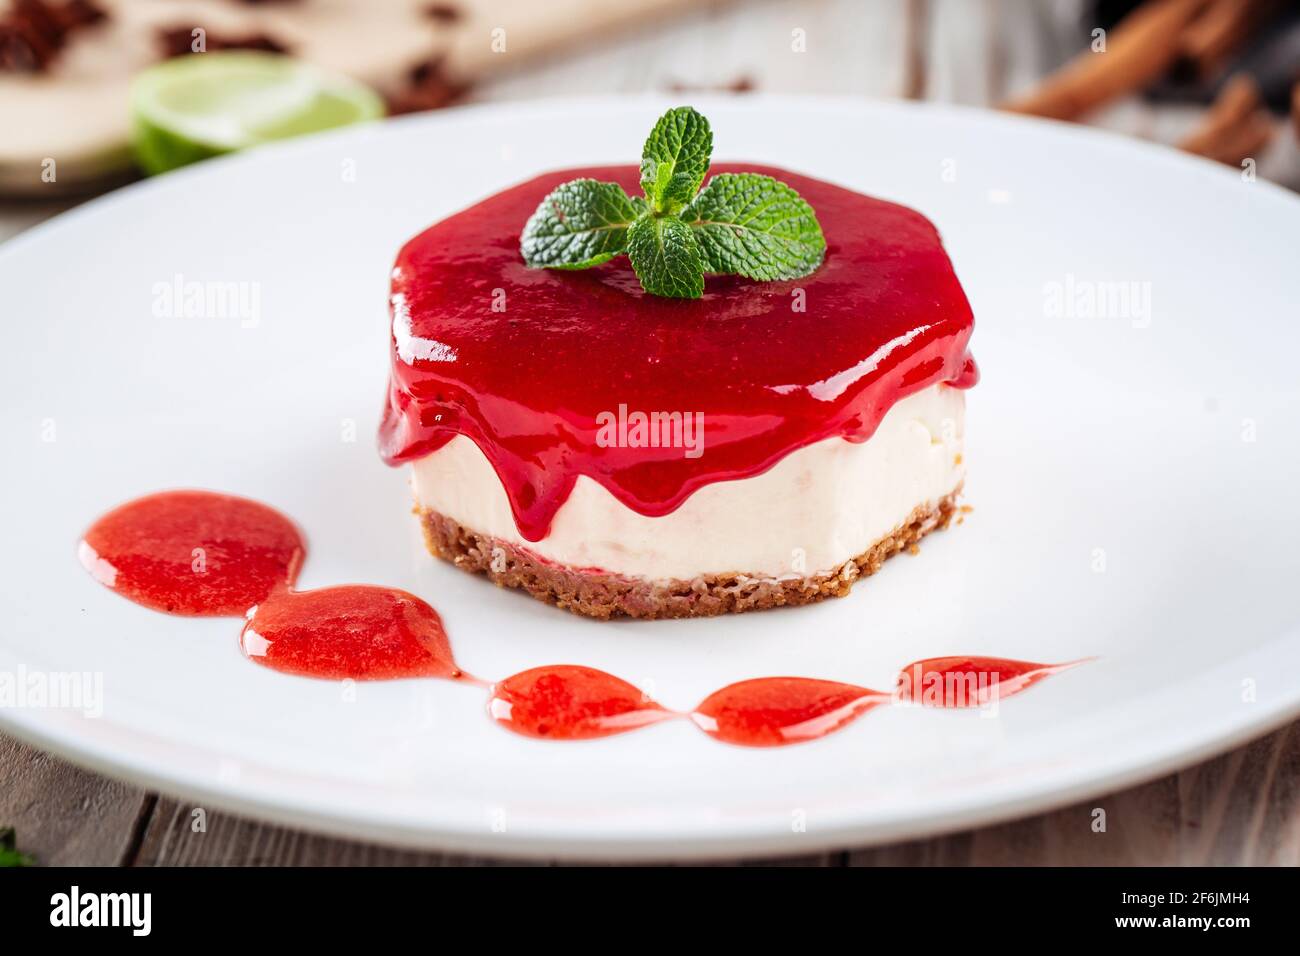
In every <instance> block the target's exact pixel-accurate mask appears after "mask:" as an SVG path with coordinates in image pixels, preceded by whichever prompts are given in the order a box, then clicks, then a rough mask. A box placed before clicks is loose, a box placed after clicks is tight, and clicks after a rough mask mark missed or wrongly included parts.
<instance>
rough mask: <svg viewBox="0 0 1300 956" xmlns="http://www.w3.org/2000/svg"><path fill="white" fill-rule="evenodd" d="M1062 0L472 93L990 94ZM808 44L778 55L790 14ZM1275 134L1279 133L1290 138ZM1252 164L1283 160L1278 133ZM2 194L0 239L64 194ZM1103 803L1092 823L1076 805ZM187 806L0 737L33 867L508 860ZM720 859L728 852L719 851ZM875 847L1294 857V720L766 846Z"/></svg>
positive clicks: (1009, 857)
mask: <svg viewBox="0 0 1300 956" xmlns="http://www.w3.org/2000/svg"><path fill="white" fill-rule="evenodd" d="M1078 6H1079V4H1078V3H1076V2H1073V0H929V2H928V3H927V2H921V0H768V2H763V0H753V2H748V3H724V2H706V0H702V2H700V3H699V4H698V6H697V9H696V10H695V12H693V13H688V14H686V15H684V16H676V17H673V18H670V19H668V20H667V21H666V22H663V23H650V24H642V25H639V26H636V27H631V28H628V29H627V30H624V31H623V32H622V33H620V34H616V35H613V36H610V35H602V36H600V37H584V38H578V39H577V40H575V41H574V42H573V44H572V45H571V46H570V47H569V48H568V49H567V50H565V51H564V52H563V53H557V54H555V55H554V56H553V57H551V58H550V59H549V60H547V61H544V62H541V63H530V64H509V63H506V64H503V65H505V66H506V67H507V68H508V70H509V72H507V73H505V74H504V75H501V76H499V77H494V78H490V79H487V80H485V81H483V82H481V83H479V84H478V85H477V86H476V88H475V90H474V92H473V93H472V94H471V96H470V101H471V102H482V101H493V100H521V99H530V98H536V97H543V96H554V95H565V94H573V93H586V92H592V91H596V92H606V93H618V92H628V93H635V92H645V91H665V90H670V89H674V88H678V87H682V86H685V87H687V88H714V87H723V88H726V87H730V86H731V85H732V84H733V83H735V82H736V81H738V80H741V79H744V80H748V81H749V82H750V83H752V85H753V87H754V88H755V89H756V90H759V91H770V92H781V93H830V94H837V95H850V96H853V95H861V96H864V97H899V96H908V97H912V98H924V99H935V100H942V101H946V102H955V103H963V104H969V105H976V106H981V105H989V104H991V103H996V102H999V101H1001V100H1003V99H1004V98H1005V97H1007V96H1009V95H1013V94H1015V93H1018V92H1022V91H1023V90H1025V89H1026V88H1028V87H1030V86H1032V85H1033V84H1034V82H1035V80H1036V79H1037V78H1038V77H1040V76H1042V75H1043V74H1044V73H1046V72H1048V71H1050V70H1051V69H1052V68H1054V67H1055V66H1057V65H1059V64H1060V63H1061V62H1063V61H1064V60H1065V59H1066V58H1068V56H1069V55H1070V54H1071V53H1073V52H1075V51H1076V50H1078V49H1079V48H1080V47H1081V45H1082V39H1081V38H1082V37H1083V36H1085V32H1084V31H1082V30H1081V29H1080V27H1079V26H1078V25H1077V24H1078V21H1077V12H1078ZM795 29H802V30H804V31H805V34H806V38H807V52H806V53H804V54H802V55H798V56H795V55H791V49H790V43H791V36H792V33H791V31H792V30H795ZM1197 112H1198V111H1197V110H1195V109H1193V108H1176V109H1175V108H1154V107H1151V106H1148V105H1145V104H1143V103H1141V102H1139V101H1137V100H1130V101H1126V102H1122V103H1118V104H1116V105H1114V106H1112V107H1109V108H1107V109H1106V110H1105V111H1104V112H1103V113H1102V114H1101V115H1100V116H1098V117H1095V118H1094V119H1093V121H1094V122H1097V123H1100V124H1101V125H1105V126H1108V127H1110V128H1113V129H1118V130H1122V131H1124V132H1128V133H1131V134H1133V135H1139V136H1143V137H1146V138H1150V139H1156V140H1160V141H1165V142H1172V141H1174V140H1176V139H1177V138H1178V137H1179V136H1181V135H1182V134H1183V133H1184V132H1185V131H1186V130H1187V129H1188V128H1190V127H1191V125H1192V124H1193V123H1194V122H1195V119H1196V116H1197ZM1279 140H1284V141H1285V140H1290V137H1289V136H1282V137H1279ZM1274 152H1275V153H1276V155H1274V156H1270V157H1269V160H1268V162H1265V161H1264V160H1261V164H1260V169H1261V174H1262V175H1266V176H1267V175H1268V172H1269V170H1270V169H1274V170H1278V171H1279V172H1278V174H1277V178H1282V179H1285V178H1286V177H1287V176H1289V175H1294V172H1295V150H1294V147H1293V146H1292V145H1289V144H1288V143H1286V142H1281V143H1278V144H1276V145H1275V147H1274ZM69 204H70V203H69V202H67V201H62V202H57V203H33V202H27V203H9V204H4V203H2V202H0V240H2V239H4V238H7V237H8V236H11V235H14V234H16V233H17V232H20V231H22V230H23V229H25V228H27V227H28V226H30V225H32V224H34V223H36V222H38V221H40V220H42V219H45V218H48V217H49V216H51V215H53V214H55V213H56V212H59V211H61V210H62V209H63V208H66V206H67V205H69ZM1095 807H1102V808H1104V809H1105V810H1106V814H1107V821H1108V827H1107V832H1106V833H1100V834H1099V833H1094V832H1093V831H1092V827H1091V822H1092V811H1093V808H1095ZM192 809H193V808H192V806H191V805H190V804H188V803H186V802H184V801H179V800H174V799H171V798H168V797H160V796H158V795H156V794H153V793H148V792H146V791H144V790H142V789H140V788H138V787H134V786H131V785H128V784H124V783H119V782H116V781H112V780H109V779H106V778H104V777H99V776H97V775H94V774H91V773H88V772H85V771H83V770H80V769H78V768H76V767H73V766H71V765H69V764H67V763H64V762H62V761H60V760H58V759H56V758H54V757H51V756H49V755H47V754H43V753H40V752H38V751H35V750H32V749H30V748H28V747H25V746H23V745H21V744H19V743H17V742H16V741H13V740H10V739H7V738H5V737H3V736H0V828H3V827H5V826H14V827H16V829H17V831H18V839H19V847H20V849H22V850H23V851H25V852H27V853H30V854H32V855H34V856H36V857H37V859H38V860H39V861H40V862H41V863H44V864H51V865H53V864H70V863H76V864H127V865H149V866H152V865H175V864H246V865H261V864H304V865H309V864H344V865H369V864H392V863H397V864H427V865H462V864H471V865H493V864H495V863H501V862H510V861H499V860H482V859H468V858H464V857H457V856H449V855H442V854H436V853H415V852H407V851H402V850H395V849H391V848H386V847H381V846H375V845H370V844H365V843H358V842H349V841H345V840H337V839H332V838H327V837H321V836H316V835H312V834H308V833H304V832H300V831H295V830H289V829H285V828H283V827H278V826H271V825H267V824H262V823H258V822H255V821H252V820H245V819H240V818H237V817H234V816H229V815H226V814H221V813H216V812H212V813H209V815H208V827H207V831H206V832H204V833H194V832H192V830H191V827H190V822H191V816H190V814H191V810H192ZM719 862H727V861H719ZM764 862H781V863H793V864H798V865H832V866H835V865H872V864H885V863H893V864H959V865H960V864H983V865H999V864H1055V865H1094V864H1111V865H1132V864H1141V865H1157V864H1171V865H1178V864H1289V865H1296V864H1298V863H1300V724H1295V725H1292V726H1291V727H1288V728H1285V729H1283V730H1281V731H1279V732H1277V733H1274V734H1272V735H1270V736H1268V737H1266V738H1264V739H1262V740H1259V741H1256V742H1255V743H1253V744H1251V745H1249V746H1246V747H1243V748H1241V749H1239V750H1236V751H1234V752H1232V753H1229V754H1227V755H1225V756H1222V757H1220V758H1218V759H1215V760H1212V761H1209V762H1208V763H1205V764H1202V765H1200V766H1197V767H1193V768H1191V769H1188V770H1185V771H1183V772H1181V773H1178V774H1174V775H1171V776H1167V777H1164V778H1162V779H1160V780H1157V781H1155V782H1153V783H1150V784H1147V785H1145V786H1141V787H1137V788H1134V789H1130V790H1127V791H1124V792H1122V793H1117V794H1111V795H1109V796H1105V797H1100V798H1097V799H1094V800H1090V801H1088V802H1087V803H1086V804H1080V805H1076V806H1072V807H1067V808H1065V809H1061V810H1057V811H1055V812H1053V813H1047V814H1043V815H1040V816H1036V817H1032V818H1028V819H1025V820H1020V821H1017V822H1014V823H1009V824H1005V825H1002V826H996V827H987V828H984V829H981V830H975V831H969V832H964V833H958V834H955V835H948V836H941V837H936V838H932V839H926V840H918V841H913V842H908V843H903V844H898V845H894V846H887V847H879V848H872V849H865V850H855V849H853V848H849V847H846V848H843V849H842V850H841V851H839V852H835V853H828V854H820V855H817V856H814V857H807V858H797V859H793V860H782V861H764Z"/></svg>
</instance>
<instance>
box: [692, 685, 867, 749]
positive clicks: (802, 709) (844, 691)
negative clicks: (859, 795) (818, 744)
mask: <svg viewBox="0 0 1300 956" xmlns="http://www.w3.org/2000/svg"><path fill="white" fill-rule="evenodd" d="M888 702H889V695H888V694H882V693H881V692H880V691H877V690H868V689H867V688H865V687H857V686H855V685H854V684H840V683H837V682H836V681H829V680H814V679H812V678H810V677H760V678H757V679H755V680H747V681H741V682H740V683H738V684H730V685H728V686H727V687H724V688H722V690H718V691H714V692H713V693H712V694H710V695H709V696H708V697H707V698H705V700H704V702H703V703H702V704H700V706H699V707H697V708H695V712H694V713H692V714H691V720H693V721H694V722H695V724H696V726H698V727H699V728H700V729H701V730H703V731H704V732H705V733H706V734H709V735H710V736H711V737H716V738H717V739H718V740H722V741H725V742H727V743H729V744H742V745H744V746H747V747H777V746H781V745H784V744H796V743H801V742H803V741H805V740H816V739H817V738H818V737H825V736H826V735H827V734H830V733H833V732H834V731H836V730H839V729H840V728H841V727H843V726H844V725H845V724H848V723H851V722H852V721H853V720H855V719H857V718H858V717H860V716H861V715H862V714H865V713H866V712H867V711H868V710H870V709H871V708H873V707H876V706H878V705H880V704H885V703H888Z"/></svg>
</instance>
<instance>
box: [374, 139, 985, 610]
mask: <svg viewBox="0 0 1300 956" xmlns="http://www.w3.org/2000/svg"><path fill="white" fill-rule="evenodd" d="M742 171H743V172H746V173H758V174H764V175H767V176H771V177H773V178H774V179H778V180H780V181H781V182H782V183H784V184H786V185H787V186H788V187H789V188H790V189H791V190H793V191H795V192H796V193H797V194H798V196H800V197H802V198H803V199H804V200H806V201H807V203H808V204H809V205H810V206H811V207H812V208H813V209H815V210H816V215H817V218H818V219H819V220H820V226H821V230H822V232H823V233H824V236H825V252H824V258H823V259H821V260H820V264H819V265H817V266H816V268H815V269H814V270H813V271H811V272H810V274H807V275H803V276H801V277H799V278H793V279H778V280H775V281H755V280H754V279H751V278H745V277H744V276H740V275H713V274H709V275H706V276H705V277H704V285H703V291H702V294H699V295H698V297H695V298H667V297H663V296H658V295H651V294H649V293H648V292H647V291H646V290H645V289H644V288H643V287H642V284H641V283H640V282H639V281H638V277H637V274H636V273H634V271H633V269H632V268H631V266H630V265H629V263H628V261H627V260H626V259H612V260H610V261H605V262H599V263H598V264H596V265H594V266H593V267H591V268H583V269H580V270H566V269H538V268H530V267H529V264H528V263H526V262H525V261H524V258H523V257H522V256H521V253H520V241H519V236H520V230H521V228H523V226H524V224H525V222H527V221H529V218H530V216H532V215H533V214H534V212H535V211H536V210H538V208H539V203H541V202H542V201H543V199H545V198H546V197H548V196H549V195H551V194H552V191H553V190H556V189H557V187H559V186H560V185H561V184H563V183H567V182H569V181H572V180H581V179H591V180H598V181H601V182H604V183H617V184H619V185H620V186H622V187H623V188H624V189H625V190H627V191H628V192H629V193H631V192H633V191H634V190H636V188H637V186H638V181H639V176H641V174H642V172H643V170H642V169H639V168H638V167H637V166H632V165H628V166H613V167H601V168H591V169H569V170H563V171H559V172H554V173H549V174H546V175H542V176H538V177H536V178H534V179H531V180H529V181H527V182H525V183H522V184H519V185H517V186H514V187H512V188H509V189H506V190H505V191H503V192H500V193H498V194H496V195H494V196H491V197H490V198H487V199H485V200H483V201H481V202H479V203H478V204H476V205H474V206H471V207H470V208H468V209H465V210H464V211H462V212H459V213H457V214H455V215H453V216H451V217H449V218H447V219H444V220H443V221H441V222H439V223H437V224H435V225H433V226H432V227H430V228H429V229H427V230H426V231H425V232H423V233H421V234H420V235H418V236H416V237H415V238H414V239H412V240H410V241H409V242H408V243H407V244H406V245H405V246H404V247H403V248H402V249H401V251H400V253H399V255H398V257H397V260H396V263H395V264H394V266H393V269H392V274H391V287H390V294H389V309H390V316H391V334H390V359H391V375H390V382H389V388H388V394H387V399H386V402H385V405H384V411H383V416H382V422H381V425H380V430H379V446H380V452H381V455H382V457H383V458H384V460H385V461H386V462H388V463H389V464H391V465H395V466H396V465H409V467H410V475H411V487H412V490H413V495H414V506H415V512H416V514H417V516H418V519H419V521H420V523H421V525H422V528H423V532H424V537H425V540H426V542H427V544H428V548H429V550H430V551H431V552H432V553H433V554H434V555H435V556H437V557H439V558H442V559H444V560H446V561H449V562H451V563H452V564H454V565H456V566H457V567H459V568H462V569H464V570H466V571H471V572H475V573H479V574H483V575H486V576H487V577H488V578H490V579H491V580H492V581H494V582H496V583H497V584H499V585H502V586H506V587H511V588H518V589H521V590H523V591H526V592H527V593H528V594H530V595H532V596H533V597H535V598H538V599H540V600H543V601H546V602H548V603H551V604H554V605H556V606H558V607H561V608H565V609H567V610H570V611H573V612H576V613H579V614H583V615H587V616H589V617H595V618H602V619H606V618H611V617H619V616H628V617H633V618H677V617H695V616H707V615H714V614H721V613H727V612H737V611H746V610H756V609H763V608H772V607H780V606H785V605H802V604H808V603H811V602H814V601H817V600H820V599H822V598H826V597H832V596H843V595H846V594H847V593H848V592H849V590H850V588H851V586H852V585H853V584H854V582H855V581H857V580H858V579H860V578H863V577H866V576H868V575H871V574H873V573H874V572H875V571H876V570H878V569H879V568H880V567H881V565H882V563H883V562H884V561H885V560H886V559H887V558H888V557H890V556H891V555H894V554H897V553H898V552H900V551H903V550H907V549H911V548H913V546H914V545H915V544H916V542H917V541H919V540H920V539H921V538H922V537H924V536H925V535H926V534H928V533H929V532H930V531H933V530H935V529H938V528H943V527H946V526H947V525H948V523H949V521H950V519H951V517H952V515H953V514H954V511H955V510H956V507H957V506H956V504H955V502H956V499H957V496H958V495H959V493H960V492H961V488H962V481H963V477H964V474H965V468H964V464H963V458H962V449H963V445H962V443H963V435H964V412H965V390H966V389H967V388H969V387H970V386H972V385H974V384H975V383H976V381H977V379H978V371H977V369H976V366H975V362H974V360H973V358H972V357H971V355H970V353H969V351H968V344H969V340H970V336H971V331H972V327H973V318H972V314H971V310H970V306H969V304H968V302H967V300H966V297H965V294H964V293H963V291H962V288H961V285H960V283H959V282H958V280H957V277H956V275H955V273H954V271H953V268H952V264H951V262H950V261H949V258H948V256H947V254H946V253H945V251H944V248H943V245H942V243H941V241H940V238H939V235H938V233H937V231H936V230H935V228H934V226H933V225H932V224H931V223H930V222H929V221H928V220H927V219H926V218H925V217H924V216H922V215H921V214H920V213H918V212H916V211H914V210H911V209H909V208H906V207H904V206H901V205H898V204H895V203H891V202H886V201H883V200H880V199H875V198H872V197H870V196H867V195H864V194H862V193H859V192H856V191H853V190H850V189H846V188H843V187H840V186H837V185H833V184H830V183H827V182H822V181H819V180H817V179H813V178H809V177H807V176H803V175H799V174H797V173H794V172H790V171H787V170H781V169H774V168H770V167H763V166H759V165H756V164H743V165H735V164H725V163H714V164H713V165H712V166H711V168H710V169H709V174H710V175H712V176H718V175H719V174H726V173H732V172H735V173H739V172H742Z"/></svg>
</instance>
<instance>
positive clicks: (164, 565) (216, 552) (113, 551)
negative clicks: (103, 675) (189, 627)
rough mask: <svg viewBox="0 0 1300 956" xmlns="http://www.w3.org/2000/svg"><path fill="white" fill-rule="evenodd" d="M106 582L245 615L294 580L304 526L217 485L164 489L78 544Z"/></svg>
mask: <svg viewBox="0 0 1300 956" xmlns="http://www.w3.org/2000/svg"><path fill="white" fill-rule="evenodd" d="M78 556H79V557H80V559H81V563H82V564H83V565H84V566H85V568H86V570H87V571H89V572H90V573H91V574H92V575H94V577H95V579H96V580H97V581H99V582H100V583H101V584H104V585H106V586H108V587H110V588H112V589H113V590H114V591H116V592H117V593H119V594H121V595H122V596H123V597H125V598H127V599H128V600H131V601H134V602H135V603H137V604H143V605H144V606H145V607H149V608H153V609H154V610H155V611H166V612H168V613H171V614H187V615H204V616H216V617H228V616H241V615H243V613H244V612H245V611H247V610H248V609H249V608H250V607H252V606H253V605H254V604H257V603H258V602H259V601H261V600H262V599H264V598H265V597H266V596H267V595H268V594H270V593H271V591H272V590H274V589H275V588H278V587H283V586H285V585H288V584H292V583H293V580H294V578H295V577H297V574H298V568H299V567H300V566H301V564H302V558H303V543H302V537H301V536H300V535H299V533H298V529H297V528H295V527H294V525H293V522H291V521H290V520H289V519H288V518H286V517H285V516H284V515H282V514H280V513H279V512H278V511H274V510H272V509H271V508H268V507H267V506H266V505H263V504H258V503H257V502H256V501H249V500H248V499H247V498H236V497H235V496H233V495H222V494H217V493H215V492H211V491H164V492H160V493H158V494H154V495H147V496H146V497H144V498H137V499H136V500H134V501H130V502H127V503H126V504H124V505H122V506H120V507H118V508H115V509H114V510H112V511H110V512H109V513H108V514H106V515H104V516H103V517H102V518H100V519H99V520H98V521H96V522H95V523H94V524H93V525H92V526H91V528H90V530H89V531H87V532H86V534H85V536H84V537H83V538H82V540H81V544H80V547H79V548H78Z"/></svg>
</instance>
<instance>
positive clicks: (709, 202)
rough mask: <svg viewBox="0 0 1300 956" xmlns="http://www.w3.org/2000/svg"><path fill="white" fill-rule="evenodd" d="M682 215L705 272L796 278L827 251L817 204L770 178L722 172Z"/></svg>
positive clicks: (754, 277) (815, 265)
mask: <svg viewBox="0 0 1300 956" xmlns="http://www.w3.org/2000/svg"><path fill="white" fill-rule="evenodd" d="M681 215H682V220H683V221H684V222H686V223H688V224H689V225H690V226H691V229H692V230H693V231H694V233H695V238H696V239H697V240H698V242H699V246H700V254H701V256H702V257H703V260H704V269H705V271H706V272H724V273H735V274H737V275H742V276H745V277H746V278H749V279H764V280H768V279H797V278H799V277H800V276H806V275H808V273H810V272H812V271H813V270H814V269H816V268H817V267H818V266H819V265H821V263H822V258H823V257H824V256H825V255H826V237H825V236H823V235H822V229H821V226H820V224H818V222H817V214H816V213H815V212H813V209H812V206H810V205H808V203H807V202H806V201H805V200H804V198H803V197H802V196H800V195H799V194H798V193H797V192H795V191H794V190H793V189H791V188H790V187H789V186H787V185H786V184H785V183H783V182H780V181H779V180H776V179H773V178H772V177H771V176H763V175H760V174H758V173H719V174H718V175H717V176H714V177H713V178H712V179H710V180H709V184H708V185H707V186H705V187H704V190H703V191H702V192H701V193H700V194H699V195H698V196H696V197H695V199H694V201H693V202H692V203H691V204H690V205H689V206H687V207H686V208H685V209H684V210H682V214H681Z"/></svg>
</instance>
